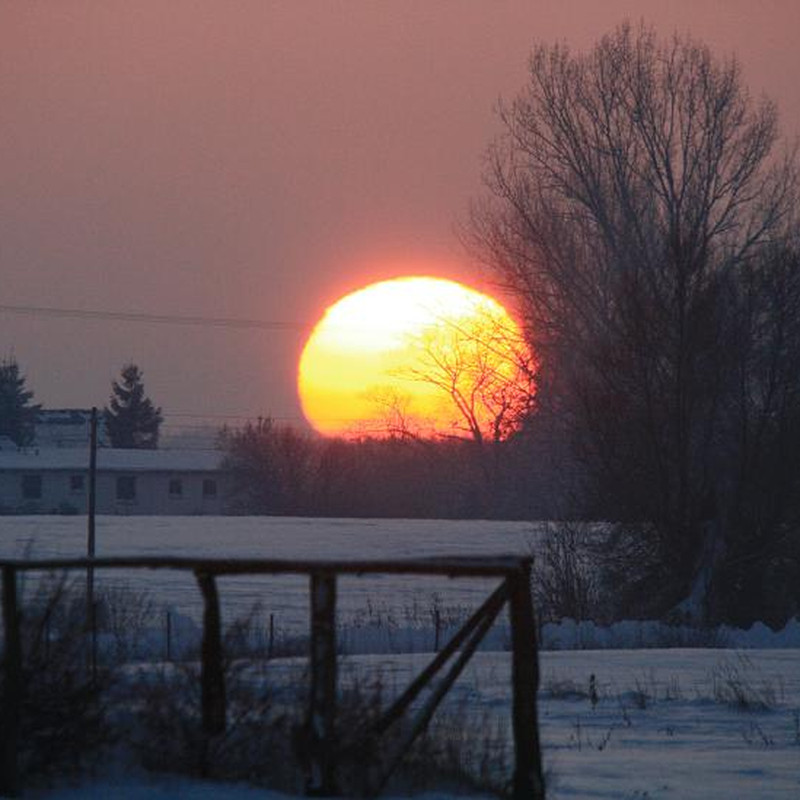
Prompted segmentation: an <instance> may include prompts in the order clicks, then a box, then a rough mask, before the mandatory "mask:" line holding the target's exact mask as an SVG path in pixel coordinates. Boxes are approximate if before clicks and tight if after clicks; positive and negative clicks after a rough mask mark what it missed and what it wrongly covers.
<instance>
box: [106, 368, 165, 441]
mask: <svg viewBox="0 0 800 800" xmlns="http://www.w3.org/2000/svg"><path fill="white" fill-rule="evenodd" d="M103 417H104V419H105V423H106V431H107V432H108V438H109V441H110V442H111V446H112V447H127V448H139V449H151V450H152V449H155V448H156V447H158V433H159V428H160V427H161V423H162V421H163V418H162V416H161V409H160V408H156V407H155V406H154V405H153V403H152V401H151V400H150V398H149V397H146V396H145V393H144V381H143V380H142V372H141V370H140V369H139V367H137V366H136V364H126V365H125V366H124V367H123V368H122V372H121V373H120V380H116V381H114V382H113V383H112V385H111V396H110V398H109V403H108V406H107V407H106V408H105V409H103Z"/></svg>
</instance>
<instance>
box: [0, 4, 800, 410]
mask: <svg viewBox="0 0 800 800" xmlns="http://www.w3.org/2000/svg"><path fill="white" fill-rule="evenodd" d="M626 17H628V18H630V19H632V20H633V21H638V20H639V19H644V20H645V21H646V22H648V23H650V24H653V25H654V26H655V27H656V28H657V29H659V30H660V31H663V32H664V33H671V32H672V31H674V30H675V29H678V30H681V31H689V32H691V33H692V34H693V35H695V36H697V37H698V38H700V39H703V40H705V41H706V42H707V43H708V44H710V45H711V46H712V47H713V49H714V50H715V51H716V52H717V53H719V54H728V53H731V52H735V53H736V54H737V55H738V57H739V59H740V61H741V63H742V65H743V67H744V74H745V79H746V81H747V83H748V84H749V86H750V88H751V90H752V91H753V93H755V94H760V93H762V92H763V93H766V94H768V95H770V96H771V97H773V98H774V99H775V100H777V101H778V103H779V106H780V109H781V114H782V126H783V130H784V132H785V134H786V135H787V136H788V137H789V138H790V139H791V138H794V137H796V136H797V134H798V133H800V92H798V90H797V84H798V79H799V78H798V76H800V47H798V46H797V35H798V32H799V31H800V3H797V2H795V1H794V0H772V2H770V1H769V0H761V1H760V2H759V1H758V0H717V1H712V0H691V1H688V2H684V1H682V0H681V1H676V0H673V2H667V1H666V0H660V1H659V2H650V0H638V2H633V0H631V1H630V2H624V1H623V0H609V1H606V2H594V1H589V0H587V1H586V2H577V0H573V1H572V2H570V1H569V0H560V1H559V2H525V3H523V2H483V1H482V2H463V1H462V2H442V1H441V0H440V1H439V2H433V3H432V2H426V1H425V0H420V1H419V2H372V1H371V0H347V1H346V2H345V1H343V2H333V0H326V1H325V2H323V1H322V0H320V1H319V2H302V3H295V2H289V0H287V1H286V2H283V3H270V2H264V0H254V1H253V2H244V1H243V0H237V2H233V3H231V2H227V1H226V0H216V2H211V1H210V0H195V1H194V2H188V0H170V2H163V0H137V2H135V3H130V2H117V0H95V2H77V1H75V0H59V2H55V3H54V2H45V1H42V2H34V1H33V0H12V1H10V2H6V3H3V4H2V7H0V175H1V176H2V180H0V286H2V290H1V291H0V304H8V305H38V306H57V307H67V308H85V309H100V310H112V311H132V312H145V313H153V314H177V315H206V316H211V317H236V318H239V317H242V318H256V319H262V320H274V321H282V322H290V323H295V324H296V326H297V327H295V328H292V329H291V330H288V331H281V332H275V331H253V330H248V331H237V330H229V329H218V328H194V327H173V326H152V325H151V326H147V325H141V324H131V323H122V322H108V321H106V322H97V321H93V322H87V321H85V320H74V319H49V318H42V317H19V316H14V315H10V314H7V313H0V353H2V354H4V355H7V354H13V355H15V356H16V358H17V359H18V360H19V361H20V363H21V365H22V367H23V370H24V371H25V373H26V374H27V376H28V383H29V385H30V387H31V388H33V389H34V391H35V392H36V399H37V400H38V401H39V402H41V403H43V404H44V405H46V406H50V407H59V406H81V407H83V406H90V405H92V404H98V405H102V404H103V403H105V402H106V400H107V397H108V390H109V384H110V381H111V379H112V378H113V377H114V376H115V374H116V373H117V371H118V369H119V367H120V366H121V365H122V364H123V363H124V362H126V361H131V360H133V361H136V362H137V363H138V364H139V365H140V366H141V367H142V368H143V370H144V372H145V378H146V383H147V388H148V391H149V393H150V394H151V395H152V397H153V399H154V400H155V401H156V402H157V403H160V404H161V405H162V406H163V407H164V410H165V411H167V412H170V413H174V412H179V411H180V412H183V411H191V412H197V413H204V414H206V413H209V414H251V415H256V414H259V413H261V414H267V413H271V414H273V415H275V416H277V417H281V418H286V419H291V420H298V419H299V416H300V411H299V406H298V403H297V399H296V392H295V370H296V361H297V357H298V355H299V352H300V349H301V347H302V344H303V341H304V336H305V333H304V329H303V325H306V326H308V325H310V324H311V323H312V322H313V321H314V320H315V319H316V318H317V317H318V316H319V315H320V314H321V313H322V311H323V310H324V308H325V306H326V305H327V304H328V303H330V302H332V301H333V300H335V299H336V298H337V297H338V296H339V295H341V294H342V293H344V292H346V291H349V290H352V289H355V288H357V287H359V286H360V285H363V284H364V283H365V282H368V281H369V280H372V279H381V278H386V277H391V276H394V275H397V274H401V273H403V272H417V273H418V272H420V271H426V272H433V273H436V274H440V275H444V276H450V277H457V278H461V279H463V280H466V281H468V282H472V283H473V284H476V285H478V286H481V285H482V284H481V277H480V276H479V275H478V274H477V273H476V271H475V269H474V268H473V267H472V266H471V265H470V264H469V263H468V262H467V260H466V256H465V255H464V253H463V252H462V250H461V248H460V245H459V243H458V239H457V237H456V235H455V233H454V227H455V225H456V223H457V222H458V221H459V220H460V219H462V218H463V216H464V214H465V211H466V208H467V206H468V204H469V201H470V198H472V197H474V196H476V195H477V194H478V193H479V192H480V169H481V167H480V163H481V154H482V152H483V150H484V148H485V147H486V145H487V144H488V142H489V141H490V139H491V137H492V135H493V134H494V133H495V132H496V131H497V124H496V121H495V119H494V117H493V110H492V109H493V105H494V103H495V101H496V99H497V98H498V97H499V96H501V95H502V96H505V97H510V96H512V95H513V94H515V93H516V91H517V90H518V89H519V88H520V87H521V86H522V84H523V82H524V80H525V65H526V58H527V55H528V53H529V51H530V49H531V46H532V45H533V44H534V43H535V42H537V41H546V42H551V41H553V40H556V39H558V40H566V41H568V42H569V43H570V44H571V45H572V46H573V47H574V48H575V49H585V48H588V47H589V46H590V45H591V44H592V42H594V41H595V40H596V39H597V38H598V37H599V36H600V35H602V34H603V33H604V32H606V31H607V30H609V29H610V28H612V27H614V26H615V25H616V24H617V23H618V22H620V21H621V20H623V19H624V18H626Z"/></svg>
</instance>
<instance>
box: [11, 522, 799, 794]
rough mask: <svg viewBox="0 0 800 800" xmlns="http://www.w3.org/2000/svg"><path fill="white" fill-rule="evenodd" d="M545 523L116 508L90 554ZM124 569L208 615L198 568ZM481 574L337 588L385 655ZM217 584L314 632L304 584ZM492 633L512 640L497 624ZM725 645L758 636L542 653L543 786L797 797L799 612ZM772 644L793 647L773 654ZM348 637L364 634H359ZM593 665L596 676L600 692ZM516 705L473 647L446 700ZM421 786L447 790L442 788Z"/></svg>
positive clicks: (415, 551)
mask: <svg viewBox="0 0 800 800" xmlns="http://www.w3.org/2000/svg"><path fill="white" fill-rule="evenodd" d="M541 530H542V526H534V525H531V524H526V523H501V522H498V523H496V522H438V521H436V522H432V521H392V520H307V519H273V518H231V517H226V518H175V517H173V518H164V517H161V518H143V517H137V518H120V517H113V518H112V517H105V518H100V519H99V520H98V527H97V533H98V547H97V552H98V555H122V554H150V555H154V554H177V555H180V554H191V555H194V556H197V555H206V556H233V557H244V556H256V557H258V556H261V557H284V558H291V557H309V558H310V557H314V558H325V557H330V558H335V557H352V558H369V557H381V558H392V557H408V556H412V555H443V554H462V555H463V554H470V555H472V554H487V555H488V554H492V555H494V554H504V553H520V554H522V553H524V554H527V553H529V552H530V551H531V548H532V547H533V548H535V542H536V539H537V532H539V531H541ZM84 550H85V519H83V518H77V517H72V518H70V517H5V518H0V556H16V557H20V556H23V555H28V556H32V557H46V556H55V555H63V556H76V555H81V554H82V553H83V552H84ZM100 578H101V580H103V579H106V580H107V579H108V577H107V575H106V576H103V575H101V576H100ZM124 579H125V580H126V581H129V582H130V583H131V585H133V586H134V587H136V588H143V589H146V590H147V591H149V592H151V593H152V594H153V595H154V596H155V597H156V598H157V600H158V601H159V602H160V603H163V604H165V605H166V606H168V607H170V608H171V609H173V610H174V611H175V613H176V614H181V615H185V616H186V618H187V619H192V618H195V619H196V618H197V616H198V615H199V610H200V604H199V597H198V594H197V589H196V587H195V585H194V583H193V581H192V580H191V579H190V578H189V577H187V576H182V575H178V574H170V573H152V574H143V573H135V574H131V575H126V576H124ZM488 586H489V585H488V584H485V582H481V581H444V582H441V581H440V582H437V581H436V580H434V579H431V578H419V579H409V578H391V577H385V578H372V579H369V580H367V579H360V578H352V579H347V580H343V581H342V583H341V586H340V592H339V597H340V609H341V615H342V616H343V617H346V618H348V619H350V620H351V621H353V622H358V620H359V619H361V620H364V619H372V620H375V619H378V620H381V624H382V628H380V626H379V628H380V630H382V633H381V634H380V636H384V637H385V636H387V635H388V636H389V637H390V638H391V646H390V647H386V646H385V643H384V645H380V643H379V642H378V641H377V639H375V636H377V635H378V634H376V633H375V630H373V631H372V633H371V634H370V635H371V636H372V637H373V638H372V639H370V638H369V636H370V635H367V634H363V633H362V634H358V635H360V636H361V637H362V638H361V639H360V642H361V645H363V644H364V642H368V643H370V646H371V647H373V649H374V650H378V651H380V650H386V649H388V650H399V649H402V648H404V647H413V648H415V649H420V648H422V649H429V648H430V641H429V639H430V635H431V633H430V626H428V630H427V631H424V632H420V631H419V630H417V632H416V633H414V631H413V630H412V629H413V628H414V626H415V625H416V624H417V623H418V622H419V621H420V620H422V619H428V620H430V610H431V608H432V607H433V605H436V604H438V607H439V608H440V609H442V610H443V611H447V610H448V609H450V610H452V609H456V610H458V609H459V608H461V607H466V606H472V607H474V605H475V604H476V602H478V601H479V600H482V599H483V598H485V596H486V594H487V590H488ZM29 588H30V587H29ZM221 594H222V598H223V603H224V604H223V614H224V616H225V617H226V618H227V619H231V618H232V617H233V616H235V615H236V614H238V613H241V612H242V611H244V610H246V609H248V608H249V607H250V606H251V605H252V603H253V601H254V600H256V599H258V600H261V601H262V603H263V607H264V613H265V614H266V613H272V614H274V615H275V617H276V622H277V625H278V627H279V628H280V629H282V630H285V631H294V632H296V633H302V632H304V631H305V630H306V629H307V624H308V623H307V614H308V611H307V605H306V603H307V600H306V595H307V584H306V581H305V580H303V579H300V578H277V577H275V578H266V579H261V578H253V579H250V578H242V579H235V580H234V579H230V580H228V579H226V580H224V581H222V582H221ZM412 623H413V624H412ZM188 624H189V623H187V625H188ZM353 630H356V627H354V628H353ZM387 631H388V632H389V633H388V634H387ZM544 633H545V639H549V641H550V643H551V644H552V645H554V646H558V647H563V648H570V647H575V646H579V647H583V648H588V647H610V646H613V647H620V646H624V645H625V644H626V643H627V644H628V645H632V644H639V643H640V644H647V645H652V644H653V643H654V642H657V641H658V638H659V636H661V635H662V633H661V632H659V631H658V630H656V629H654V628H653V627H652V625H648V624H641V623H630V622H628V623H619V624H618V625H617V626H615V627H614V628H612V629H599V628H596V627H595V626H593V625H592V624H591V623H583V624H582V625H581V626H576V625H575V624H574V623H570V622H564V623H562V625H560V626H547V627H546V629H545V632H544ZM347 635H351V636H352V635H354V634H352V633H350V634H347ZM499 635H500V639H499V640H498V642H499V643H500V644H501V645H502V636H503V634H502V630H501V632H500V634H499ZM404 636H406V637H407V639H406V640H404V639H403V637H404ZM426 637H427V638H426ZM356 639H358V636H356ZM721 641H727V642H728V643H729V644H730V645H731V646H733V647H737V648H738V647H749V648H762V649H748V650H746V651H741V650H724V649H714V650H703V649H691V650H688V649H669V650H664V649H660V650H659V649H647V650H630V649H627V650H625V649H615V650H613V649H603V650H597V649H583V650H571V651H570V650H561V651H552V652H544V653H542V656H541V668H542V690H541V696H540V700H541V704H540V726H541V733H542V741H543V745H544V752H545V768H546V772H547V776H548V786H549V791H548V796H549V797H550V798H557V800H568V799H570V798H628V799H629V800H633V798H637V799H638V800H644V798H647V800H654V799H655V798H665V800H666V799H667V798H703V799H705V798H708V799H709V800H723V799H724V800H736V798H761V799H762V800H778V799H779V798H780V799H783V798H786V799H787V800H788V798H793V799H794V798H798V797H800V625H798V623H797V622H794V623H792V624H791V625H790V626H788V627H787V629H786V630H785V631H784V632H782V633H781V634H779V635H775V634H773V633H771V632H769V631H768V630H767V629H766V628H764V627H763V626H754V628H753V629H752V630H751V631H749V632H742V631H724V632H722V635H721ZM775 646H782V647H783V648H785V649H782V650H774V649H763V648H765V647H775ZM792 648H794V649H792ZM350 649H351V651H357V650H358V649H359V647H357V646H356V645H355V644H352V646H351V648H350ZM362 649H363V647H362ZM367 649H369V648H367ZM428 657H429V656H426V655H425V654H422V653H412V654H408V653H406V654H402V653H394V652H390V653H385V654H373V655H351V656H347V657H345V659H344V662H343V669H342V677H343V681H344V682H346V680H347V676H348V675H354V674H355V675H359V676H363V675H370V674H375V673H377V672H380V674H381V676H382V681H383V682H384V683H385V684H387V685H389V686H394V687H397V688H402V686H403V685H405V683H406V682H407V681H408V678H409V676H411V675H412V674H413V673H414V672H415V671H417V670H418V669H419V668H420V667H421V666H422V664H424V663H425V662H426V659H427V658H428ZM300 669H301V667H300V665H299V663H298V662H297V661H293V660H290V659H286V660H282V659H277V660H275V661H273V662H270V665H269V668H268V675H269V679H270V680H274V681H276V682H277V683H279V684H280V683H286V682H289V681H291V680H295V679H296V678H297V674H298V672H299V670H300ZM591 675H594V676H595V685H596V689H597V702H596V703H594V704H593V703H592V701H591V692H590V676H591ZM509 702H510V681H509V663H508V655H507V653H504V652H479V653H477V654H476V656H475V658H474V660H473V662H472V664H471V665H470V667H469V668H468V670H467V671H466V673H465V675H464V676H462V679H461V680H460V681H459V683H458V684H457V685H456V687H455V689H454V691H453V693H452V696H451V697H450V698H449V700H448V703H450V704H451V706H453V707H456V706H457V707H458V708H459V709H461V710H462V711H463V710H464V709H466V710H467V711H468V714H469V715H471V716H472V718H474V720H475V726H476V728H478V729H480V727H481V726H485V725H486V724H487V718H488V717H491V718H493V719H496V720H497V721H498V724H499V725H500V726H501V727H502V726H503V725H505V726H507V725H508V724H509V717H510V714H509ZM487 715H488V717H487ZM33 796H38V797H41V798H42V800H83V799H84V798H92V797H97V798H119V799H120V800H140V799H141V798H156V800H166V798H185V800H206V798H212V797H213V798H219V800H250V798H255V797H260V798H266V800H280V798H281V797H282V796H281V795H279V794H275V793H267V792H264V791H263V790H261V789H258V790H256V789H253V788H250V787H247V786H241V785H220V784H213V785H209V784H207V783H203V782H198V781H191V780H183V779H177V778H169V779H167V778H164V779H160V778H159V779H155V778H152V777H147V776H142V775H132V774H130V773H128V772H123V774H111V775H109V776H101V777H99V778H98V779H97V780H96V781H95V782H94V783H84V784H82V785H80V786H78V787H73V788H63V789H60V790H56V791H50V792H45V793H43V794H39V795H33ZM427 797H428V800H433V798H434V797H436V798H437V800H441V798H442V797H443V795H427Z"/></svg>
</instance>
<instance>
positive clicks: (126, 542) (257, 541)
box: [0, 516, 543, 630]
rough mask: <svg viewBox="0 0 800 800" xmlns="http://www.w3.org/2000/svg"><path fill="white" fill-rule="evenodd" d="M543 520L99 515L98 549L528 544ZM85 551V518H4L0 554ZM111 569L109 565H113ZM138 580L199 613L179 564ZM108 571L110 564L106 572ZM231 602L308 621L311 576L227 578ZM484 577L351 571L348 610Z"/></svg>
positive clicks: (198, 552)
mask: <svg viewBox="0 0 800 800" xmlns="http://www.w3.org/2000/svg"><path fill="white" fill-rule="evenodd" d="M542 528H543V525H539V526H536V525H534V524H532V523H524V522H486V521H465V522H461V521H457V522H454V521H449V520H441V521H440V520H384V519H381V520H361V519H358V520H353V519H308V518H294V517H292V518H289V517H114V516H108V517H98V519H97V555H98V556H115V555H164V554H170V555H186V556H220V557H222V556H228V557H234V558H240V557H251V558H354V559H355V558H403V557H409V556H422V555H503V554H529V553H530V552H531V548H532V546H533V543H534V541H535V539H536V534H537V529H538V530H541V529H542ZM85 553H86V518H85V517H60V516H29V517H22V516H21V517H13V516H10V517H1V518H0V556H7V557H22V556H25V555H27V556H29V557H32V558H44V557H48V556H52V557H55V556H82V555H85ZM106 575H108V573H106ZM115 577H117V579H119V578H121V579H123V580H125V581H127V582H128V583H130V584H131V585H132V586H135V587H137V588H144V589H147V590H148V591H150V592H152V594H153V596H154V597H155V598H156V599H157V600H158V601H159V602H163V603H165V604H167V605H169V606H171V607H174V608H176V609H178V610H179V611H181V612H183V613H185V614H188V615H190V616H193V617H197V616H198V614H199V610H200V605H199V596H198V593H197V589H196V587H195V584H194V581H193V580H192V578H191V577H189V576H186V575H183V574H179V573H158V574H155V573H144V572H141V571H139V572H136V573H131V574H125V575H121V576H120V574H119V573H116V575H115ZM104 579H106V578H105V577H104V576H103V575H102V574H101V575H100V580H104ZM220 583H221V589H222V601H223V610H224V611H226V610H227V613H228V614H229V615H237V614H241V613H244V612H246V611H247V610H248V609H249V608H250V607H251V606H252V604H253V602H255V601H257V600H258V601H260V602H261V603H262V606H263V610H264V613H274V614H275V618H276V620H277V624H278V625H280V626H281V627H284V628H287V629H295V628H297V629H298V630H299V629H300V628H301V627H302V628H304V627H305V626H306V624H307V619H308V609H307V603H306V599H307V598H306V591H305V587H306V581H305V579H303V578H300V577H285V576H283V577H282V576H276V577H271V578H259V577H243V578H235V579H233V578H231V579H224V580H222V581H221V582H220ZM490 586H491V583H490V582H486V581H474V580H472V581H465V580H459V581H449V580H438V581H437V580H436V579H433V578H422V577H420V578H397V577H389V576H383V577H379V578H347V579H342V580H341V583H340V589H341V590H340V609H341V612H342V613H343V614H363V613H364V612H365V611H366V610H368V609H370V608H371V609H372V610H377V609H379V608H382V607H384V606H386V605H388V606H391V608H394V609H396V610H401V611H402V610H404V609H414V608H417V609H420V608H422V607H428V606H429V605H430V604H431V602H433V601H434V598H438V602H441V603H442V604H444V605H448V606H458V605H462V604H474V603H475V602H476V601H479V600H480V599H482V598H484V597H485V595H486V592H487V589H488V588H489V587H490Z"/></svg>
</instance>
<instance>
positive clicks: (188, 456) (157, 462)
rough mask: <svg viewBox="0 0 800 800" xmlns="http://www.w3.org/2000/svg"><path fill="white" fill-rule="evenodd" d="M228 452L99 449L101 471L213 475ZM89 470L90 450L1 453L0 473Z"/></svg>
mask: <svg viewBox="0 0 800 800" xmlns="http://www.w3.org/2000/svg"><path fill="white" fill-rule="evenodd" d="M223 458H224V453H222V452H221V451H218V450H123V449H114V448H110V447H101V448H98V450H97V470H98V472H213V471H217V470H219V469H221V467H222V460H223ZM87 469H89V449H88V448H82V447H80V448H79V447H50V448H47V447H41V448H33V447H29V448H23V449H21V450H2V451H0V471H8V470H14V471H26V470H30V471H31V472H39V471H43V470H70V471H75V472H80V471H83V470H87Z"/></svg>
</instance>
